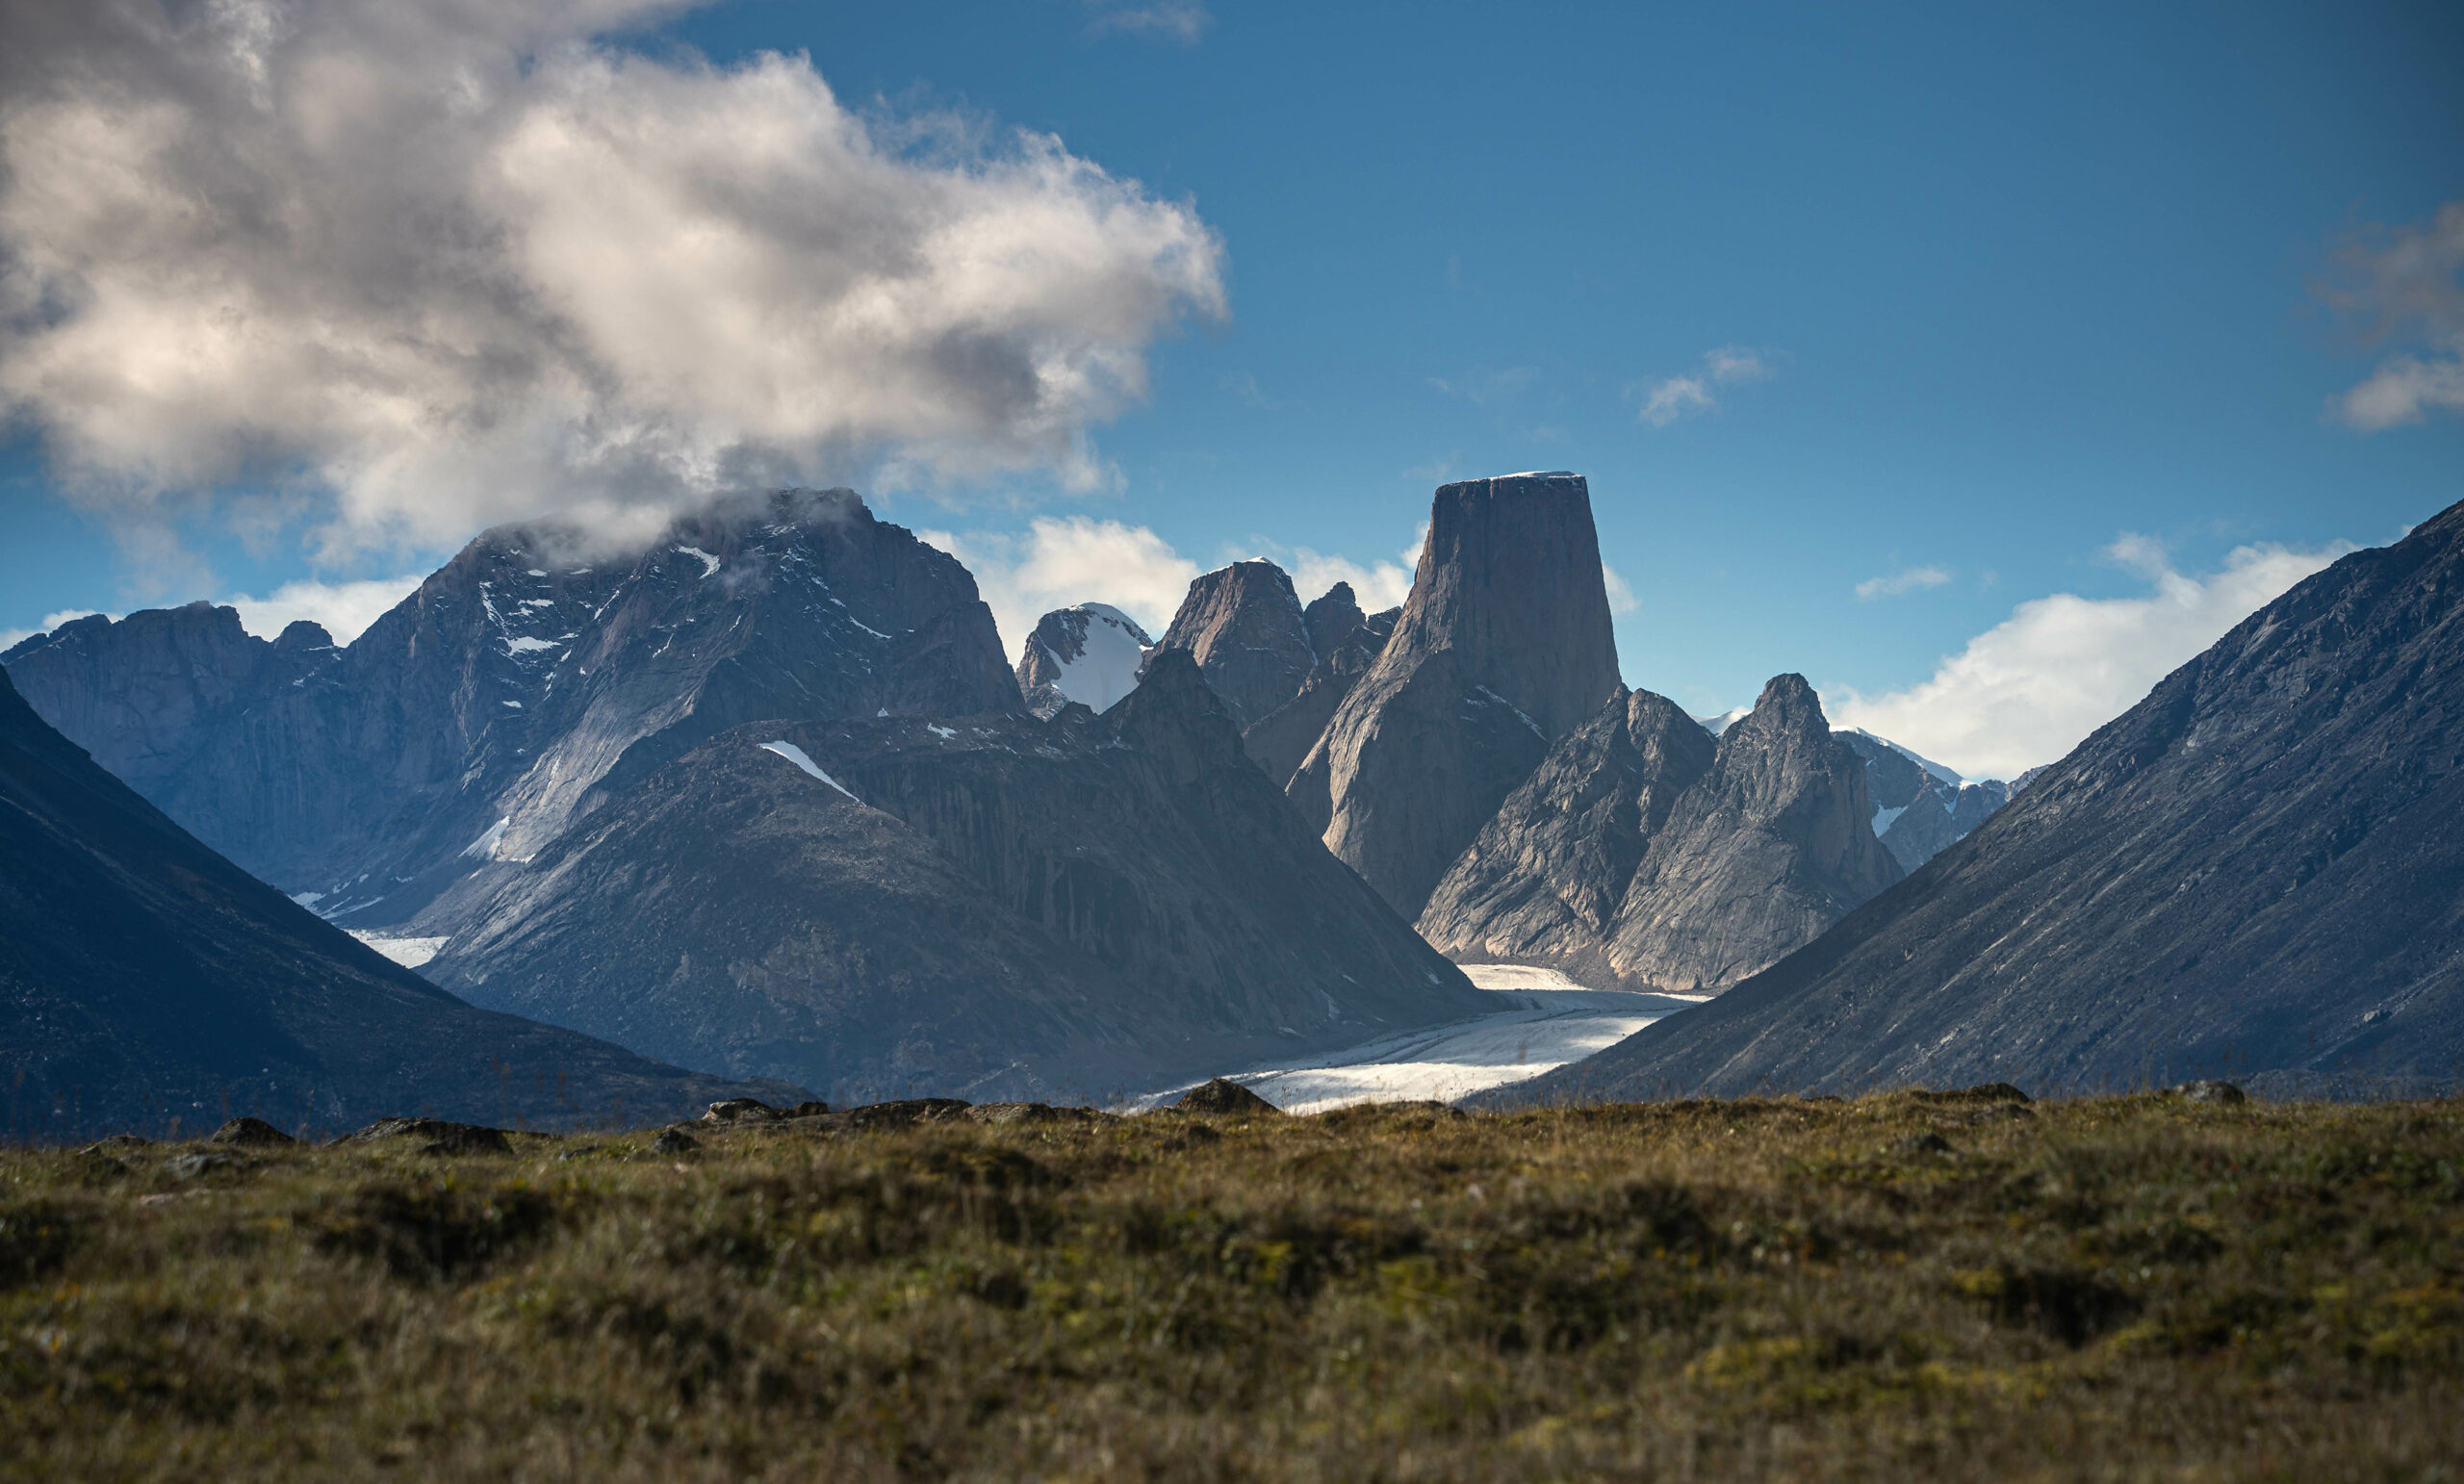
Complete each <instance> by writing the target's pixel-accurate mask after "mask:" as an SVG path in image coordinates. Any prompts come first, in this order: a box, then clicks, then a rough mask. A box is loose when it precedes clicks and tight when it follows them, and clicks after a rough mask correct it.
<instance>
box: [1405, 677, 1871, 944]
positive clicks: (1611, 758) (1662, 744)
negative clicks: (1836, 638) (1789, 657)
mask: <svg viewBox="0 0 2464 1484" xmlns="http://www.w3.org/2000/svg"><path fill="white" fill-rule="evenodd" d="M1871 823H1872V811H1871V807H1870V806H1869V804H1868V802H1867V798H1866V794H1865V764H1864V763H1863V761H1862V760H1861V758H1860V757H1859V756H1858V755H1857V754H1856V753H1854V752H1853V751H1851V749H1850V748H1849V746H1848V745H1847V744H1846V742H1845V741H1844V740H1842V739H1839V738H1835V737H1834V735H1833V734H1832V732H1831V729H1830V728H1829V726H1828V725H1827V724H1826V723H1825V722H1824V720H1823V715H1822V705H1821V703H1820V702H1819V701H1818V700H1817V699H1816V698H1815V696H1814V693H1813V688H1812V687H1811V686H1809V685H1808V684H1807V683H1806V682H1805V679H1804V678H1803V677H1801V676H1794V675H1784V676H1780V677H1778V678H1775V679H1773V680H1772V681H1771V682H1770V683H1769V684H1768V685H1766V686H1764V687H1763V691H1762V695H1761V698H1760V699H1759V700H1758V702H1757V703H1756V704H1755V706H1754V708H1753V709H1752V710H1751V711H1750V712H1749V713H1747V714H1746V715H1745V716H1744V717H1743V718H1741V719H1739V720H1736V721H1734V722H1732V724H1731V725H1729V726H1728V727H1727V728H1726V729H1723V731H1722V732H1721V733H1720V735H1719V737H1718V738H1717V739H1716V740H1715V739H1714V738H1713V737H1712V735H1711V733H1710V731H1709V730H1708V729H1707V728H1705V727H1704V726H1703V725H1702V724H1701V723H1699V722H1697V721H1696V720H1694V719H1693V718H1691V717H1689V716H1687V715H1685V713H1684V712H1682V711H1681V710H1679V709H1678V707H1677V705H1676V704H1675V703H1673V702H1671V701H1669V700H1668V699H1667V698H1665V697H1662V696H1655V695H1653V694H1652V693H1651V692H1649V691H1631V692H1628V691H1623V690H1621V691H1620V692H1619V693H1618V694H1617V695H1616V696H1614V697H1612V698H1611V699H1610V701H1609V703H1608V704H1607V705H1605V706H1604V707H1603V708H1602V709H1601V711H1600V713H1599V714H1598V715H1596V716H1594V717H1593V718H1592V719H1591V720H1590V721H1588V722H1586V723H1584V724H1583V725H1582V726H1580V727H1578V728H1577V729H1574V730H1573V731H1570V732H1568V733H1566V735H1564V736H1562V737H1560V738H1558V739H1557V741H1556V743H1555V744H1554V745H1553V746H1552V747H1551V748H1550V750H1549V754H1548V756H1547V757H1546V758H1544V759H1543V760H1542V761H1541V763H1540V765H1539V767H1538V768H1537V769H1536V770H1535V771H1534V772H1533V773H1532V775H1531V777H1530V778H1529V779H1528V780H1526V781H1525V782H1524V783H1523V784H1522V785H1521V786H1520V787H1518V788H1516V789H1515V791H1514V792H1513V793H1512V794H1510V795H1508V796H1507V798H1506V801H1505V803H1504V804H1503V806H1501V807H1500V808H1499V810H1498V812H1497V815H1496V816H1495V817H1494V818H1492V819H1491V820H1490V821H1489V823H1488V824H1487V825H1486V826H1484V827H1483V828H1482V829H1481V831H1480V833H1479V837H1478V838H1477V839H1476V840H1475V841H1474V842H1473V844H1472V847H1471V849H1469V850H1467V851H1465V852H1464V853H1463V855H1462V856H1461V857H1460V858H1458V859H1457V860H1456V861H1455V862H1454V864H1453V866H1452V867H1451V868H1450V870H1449V871H1448V872H1447V874H1446V877H1445V879H1444V880H1443V881H1441V882H1440V883H1438V886H1437V890H1436V891H1435V892H1434V893H1433V894H1432V895H1431V897H1430V898H1429V904H1428V907H1427V908H1426V909H1425V910H1424V911H1423V912H1422V914H1421V918H1420V931H1421V934H1422V935H1423V936H1424V937H1426V938H1427V939H1428V940H1429V942H1431V943H1432V944H1434V945H1436V947H1437V948H1438V949H1439V950H1440V951H1442V952H1444V953H1446V954H1447V955H1448V956H1449V957H1450V958H1452V959H1456V960H1457V961H1459V962H1466V963H1474V962H1501V963H1529V964H1539V965H1544V966H1547V967H1553V968H1556V969H1560V970H1562V971H1563V972H1565V973H1566V974H1567V976H1568V977H1570V978H1573V979H1576V980H1578V981H1580V982H1583V983H1588V984H1593V985H1598V986H1600V987H1603V988H1616V987H1623V988H1637V989H1657V990H1674V991H1677V992H1680V993H1690V992H1700V991H1703V990H1713V991H1716V990H1720V989H1724V988H1726V987H1728V986H1729V985H1732V984H1734V983H1736V982H1737V981H1738V980H1741V979H1744V978H1746V977H1747V976H1749V975H1751V974H1754V973H1756V972H1758V971H1759V970H1761V969H1763V968H1766V967H1768V966H1769V965H1770V964H1771V963H1773V962H1775V961H1777V960H1778V959H1781V958H1783V957H1784V956H1785V955H1787V954H1788V953H1790V952H1793V951H1794V950H1796V949H1797V948H1800V947H1802V946H1804V945H1805V944H1806V943H1809V942H1810V941H1812V940H1813V939H1814V938H1815V937H1816V936H1818V935H1819V934H1821V933H1822V931H1823V930H1824V929H1825V928H1828V927H1830V926H1831V924H1833V923H1834V922H1836V921H1838V920H1839V919H1840V918H1841V917H1843V916H1845V915H1847V913H1848V912H1849V911H1850V910H1851V909H1853V908H1856V907H1857V906H1858V905H1860V904H1861V903H1862V902H1864V901H1865V900H1866V899H1868V898H1870V897H1872V896H1873V895H1874V894H1875V893H1876V892H1878V891H1881V890H1882V889H1884V888H1885V887H1886V886H1888V885H1890V884H1891V883H1894V882H1897V881H1898V880H1899V879H1900V876H1901V874H1902V873H1901V871H1900V869H1899V866H1898V864H1897V863H1896V862H1895V861H1894V860H1893V859H1892V858H1891V857H1890V856H1889V854H1888V853H1887V852H1886V850H1885V849H1884V848H1883V844H1882V842H1881V841H1879V840H1877V839H1876V838H1875V837H1874V834H1873V832H1872V828H1871Z"/></svg>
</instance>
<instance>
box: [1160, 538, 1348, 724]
mask: <svg viewBox="0 0 2464 1484" xmlns="http://www.w3.org/2000/svg"><path fill="white" fill-rule="evenodd" d="M1156 649H1157V652H1164V651H1168V650H1186V651H1188V652H1190V653H1191V654H1193V655H1194V656H1195V657H1196V659H1197V664H1198V669H1199V671H1200V672H1201V673H1202V674H1204V675H1205V677H1206V683H1207V684H1209V685H1211V686H1213V687H1214V688H1215V693H1216V694H1217V695H1219V696H1220V697H1222V698H1223V703H1224V704H1225V705H1226V706H1228V707H1229V708H1230V709H1231V712H1232V715H1233V717H1234V719H1235V720H1236V721H1238V722H1239V723H1240V724H1241V725H1242V726H1244V727H1245V726H1247V725H1248V724H1249V723H1251V722H1254V721H1257V720H1259V719H1260V718H1262V717H1264V716H1266V715H1267V714H1268V713H1269V712H1271V711H1272V710H1274V709H1275V708H1276V707H1277V706H1280V705H1282V704H1284V703H1285V702H1287V701H1290V700H1291V699H1292V698H1293V697H1294V696H1295V695H1296V694H1298V693H1299V690H1300V686H1301V683H1302V682H1303V681H1304V680H1306V679H1307V678H1308V677H1309V672H1310V671H1311V670H1313V669H1315V668H1316V667H1317V663H1318V652H1317V649H1316V647H1315V646H1314V645H1313V644H1312V643H1311V642H1310V636H1309V627H1308V623H1307V620H1306V618H1305V617H1304V615H1303V613H1302V611H1301V607H1300V599H1299V595H1298V594H1296V592H1294V591H1293V586H1292V576H1291V575H1290V574H1288V573H1286V572H1285V571H1284V570H1283V569H1282V568H1281V567H1278V566H1276V565H1275V564H1274V563H1272V562H1270V561H1265V560H1250V561H1240V562H1233V563H1231V564H1230V565H1229V566H1224V567H1219V568H1217V569H1216V570H1215V571H1213V572H1209V573H1202V574H1200V575H1199V576H1197V577H1195V578H1194V579H1193V580H1192V581H1191V583H1190V590H1189V594H1188V596H1187V597H1185V598H1183V599H1182V600H1181V606H1180V609H1179V611H1177V612H1175V613H1174V614H1173V615H1172V622H1171V625H1170V627H1168V628H1166V629H1165V630H1164V637H1163V638H1161V639H1159V640H1157V641H1156Z"/></svg>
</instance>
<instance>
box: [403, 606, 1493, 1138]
mask: <svg viewBox="0 0 2464 1484" xmlns="http://www.w3.org/2000/svg"><path fill="white" fill-rule="evenodd" d="M773 743H775V744H778V746H777V747H776V748H772V747H770V746H769V744H773ZM808 765H809V767H808ZM471 915H472V920H473V922H474V923H475V926H474V927H473V928H472V929H471V930H470V931H468V932H466V933H464V934H462V935H460V936H459V937H457V938H456V939H455V940H454V941H453V942H452V943H451V944H450V945H449V947H448V949H447V951H446V953H445V954H444V955H443V956H442V957H440V958H439V959H436V960H435V961H434V962H433V963H431V964H430V965H429V966H428V967H429V971H430V973H432V974H433V975H435V976H436V977H437V979H438V981H439V982H440V983H442V984H445V985H449V986H452V987H455V988H458V989H461V990H463V991H464V992H466V993H468V994H470V995H472V996H473V997H474V998H475V999H478V1000H480V1001H481V1002H483V1003H487V1004H491V1005H497V1006H501V1007H504V1008H506V1009H514V1010H519V1011H522V1012H524V1013H526V1014H535V1015H538V1016H540V1017H542V1018H546V1019H551V1020H554V1021H557V1022H559V1023H563V1024H570V1025H574V1026H577V1027H580V1028H584V1029H588V1030H591V1031H593V1032H594V1033H595V1034H600V1035H605V1036H611V1037H616V1038H621V1039H623V1040H624V1041H625V1042H626V1043H627V1044H629V1045H635V1046H642V1047H648V1048H653V1049H654V1050H655V1051H657V1052H659V1053H660V1054H665V1055H672V1056H679V1057H685V1058H688V1059H690V1060H692V1061H694V1062H697V1063H699V1064H708V1065H719V1066H727V1067H730V1068H740V1069H743V1071H744V1072H745V1074H747V1075H752V1074H755V1073H756V1072H757V1073H758V1074H759V1075H775V1076H789V1077H793V1078H794V1079H795V1080H798V1081H802V1082H807V1083H810V1084H812V1085H813V1086H815V1087H824V1088H826V1089H829V1094H830V1095H831V1096H832V1097H833V1098H834V1100H836V1099H838V1098H843V1097H858V1096H874V1095H888V1094H893V1093H895V1094H900V1095H905V1094H910V1093H927V1092H929V1093H938V1094H948V1095H963V1096H968V1097H973V1098H976V1099H978V1100H982V1099H985V1098H989V1097H995V1096H1034V1097H1044V1098H1055V1097H1086V1096H1101V1095H1103V1094H1105V1093H1109V1092H1115V1091H1118V1090H1121V1089H1123V1088H1136V1087H1149V1086H1156V1085H1162V1084H1168V1083H1169V1082H1170V1081H1172V1080H1174V1079H1178V1078H1187V1077H1193V1076H1202V1075H1205V1074H1207V1073H1209V1072H1214V1071H1219V1070H1222V1069H1223V1068H1225V1067H1227V1066H1238V1065H1241V1064H1244V1063H1246V1062H1254V1061H1257V1060H1261V1059H1264V1058H1268V1057H1272V1056H1280V1055H1288V1054H1291V1053H1296V1052H1303V1051H1308V1050H1312V1049H1319V1048H1328V1047H1334V1046H1339V1045H1345V1044H1349V1043H1352V1042H1356V1041H1358V1040H1361V1039H1364V1038H1367V1037H1368V1036H1373V1035H1375V1034H1378V1033H1381V1032H1384V1031H1388V1030H1394V1029H1401V1028H1407V1027H1410V1026H1413V1025H1420V1024H1433V1023H1438V1022H1442V1021H1447V1020H1452V1019H1459V1018H1461V1017H1463V1016H1464V1015H1467V1014H1472V1013H1476V1012H1478V1011H1482V1010H1484V1009H1487V1008H1488V1006H1487V1002H1486V1001H1485V999H1484V998H1483V996H1482V994H1481V991H1479V990H1477V989H1475V988H1474V987H1472V985H1470V983H1469V982H1468V981H1466V980H1465V979H1464V978H1463V976H1462V974H1461V973H1460V971H1458V970H1457V969H1455V968H1454V966H1453V965H1452V964H1450V963H1449V962H1447V961H1446V960H1445V959H1443V958H1441V957H1440V956H1439V955H1438V954H1437V953H1435V952H1434V951H1433V950H1431V949H1430V948H1429V947H1428V946H1427V945H1426V944H1425V943H1424V942H1422V941H1421V939H1420V938H1419V937H1418V936H1417V935H1415V934H1413V933H1412V931H1411V929H1410V927H1409V925H1408V924H1406V923H1405V922H1404V921H1403V920H1402V919H1400V918H1399V917H1398V916H1397V915H1396V914H1395V913H1394V912H1393V910H1392V909H1391V908H1388V907H1387V906H1386V905H1385V904H1384V903H1383V902H1382V901H1380V900H1379V899H1378V898H1377V897H1376V895H1375V894H1374V893H1373V892H1372V891H1370V890H1369V888H1368V887H1367V886H1366V885H1364V884H1363V883H1361V882H1360V880H1359V879H1358V878H1357V877H1355V876H1354V875H1353V874H1352V873H1351V872H1350V871H1348V870H1347V869H1346V868H1345V867H1344V866H1343V865H1342V864H1341V863H1340V862H1338V861H1336V860H1335V859H1333V858H1332V857H1329V856H1328V855H1327V854H1326V853H1325V851H1324V850H1323V849H1322V848H1321V847H1320V845H1319V843H1318V841H1317V840H1316V839H1315V838H1314V837H1313V835H1312V833H1311V832H1310V831H1309V830H1308V828H1307V827H1306V826H1305V825H1304V824H1303V823H1302V822H1301V821H1300V820H1299V819H1298V818H1297V817H1296V815H1295V814H1294V813H1293V811H1292V810H1291V808H1290V806H1288V804H1287V803H1286V802H1285V800H1284V799H1283V798H1282V796H1281V795H1280V794H1279V793H1278V792H1277V791H1276V790H1275V788H1274V786H1273V785H1272V784H1271V783H1270V782H1269V781H1268V780H1267V779H1266V778H1265V776H1264V775H1263V774H1262V773H1260V772H1259V771H1258V769H1257V768H1256V767H1255V766H1254V765H1253V764H1252V763H1251V762H1250V761H1249V760H1248V758H1247V756H1246V755H1245V753H1244V752H1243V751H1242V746H1241V739H1240V734H1239V731H1238V730H1237V729H1236V728H1235V727H1234V725H1233V722H1232V719H1231V717H1230V715H1229V714H1228V712H1227V710H1226V709H1225V707H1224V706H1223V704H1222V703H1221V702H1220V701H1219V698H1217V696H1216V695H1215V694H1214V693H1213V691H1212V690H1211V689H1210V688H1209V687H1208V686H1207V685H1206V683H1205V682H1204V681H1203V679H1202V678H1200V675H1199V672H1198V669H1197V666H1196V664H1195V662H1194V661H1193V658H1192V657H1191V656H1190V655H1188V654H1187V653H1186V652H1174V651H1164V652H1159V653H1158V654H1157V655H1156V656H1155V658H1154V659H1153V660H1152V661H1151V662H1150V663H1149V665H1148V669H1147V673H1146V676H1145V678H1144V679H1143V680H1142V683H1141V684H1140V685H1139V687H1138V688H1137V689H1136V690H1135V691H1133V692H1131V694H1130V695H1129V696H1128V698H1127V699H1125V700H1123V701H1122V702H1120V703H1119V704H1117V705H1116V706H1115V707H1114V708H1113V709H1112V710H1111V711H1109V712H1107V713H1106V714H1105V715H1103V716H1101V717H1097V716H1095V715H1093V714H1092V713H1091V712H1090V711H1089V710H1087V709H1086V708H1085V707H1082V706H1070V707H1067V708H1065V709H1064V710H1062V711H1061V712H1059V713H1058V714H1056V715H1055V716H1054V717H1052V718H1051V719H1050V720H1044V719H1040V718H1037V717H1034V716H1031V715H1025V714H1020V713H1016V712H1011V713H1007V714H1001V713H988V714H984V715H979V716H974V717H969V718H964V719H957V720H951V721H945V722H926V721H920V720H910V719H903V718H894V717H893V718H857V719H850V720H844V721H838V722H830V721H819V722H802V723H770V722H765V723H761V724H759V725H757V726H753V727H748V728H739V729H734V730H732V731H729V732H727V733H725V734H723V735H721V736H719V737H716V738H713V739H710V740H708V741H707V742H706V743H705V744H704V745H703V746H701V747H699V748H697V749H696V750H695V751H693V752H692V753H690V754H688V755H685V756H683V757H681V758H679V759H677V760H676V761H674V762H672V763H670V764H667V765H665V766H664V767H662V768H660V769H658V770H656V771H655V772H653V773H652V774H650V775H649V776H648V777H646V778H644V779H643V780H639V781H638V782H637V783H635V784H634V785H632V786H631V787H630V788H629V789H628V790H627V791H625V792H624V793H623V794H622V795H620V796H617V797H614V798H611V800H610V801H609V803H608V805H607V806H606V807H604V808H603V809H602V810H600V811H598V812H597V813H594V814H593V815H591V816H589V817H587V818H584V819H581V820H578V821H577V822H576V823H575V824H574V825H573V826H572V827H571V828H570V829H569V830H568V832H567V833H566V834H565V835H564V836H562V837H561V838H559V839H557V840H555V841H553V842H552V843H551V844H550V845H548V846H547V847H546V848H544V849H543V850H542V851H541V852H540V853H539V855H538V856H537V857H535V858H534V859H533V860H532V861H531V862H530V863H529V866H528V869H527V870H526V871H525V872H523V873H521V874H520V875H519V876H517V877H512V878H509V879H508V880H506V881H505V882H504V883H501V885H500V886H498V887H497V888H496V889H495V891H494V894H493V895H492V896H490V897H488V898H487V899H486V900H485V901H484V902H482V903H480V904H478V905H477V906H476V907H475V908H474V910H473V912H472V914H471Z"/></svg>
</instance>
